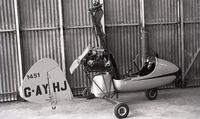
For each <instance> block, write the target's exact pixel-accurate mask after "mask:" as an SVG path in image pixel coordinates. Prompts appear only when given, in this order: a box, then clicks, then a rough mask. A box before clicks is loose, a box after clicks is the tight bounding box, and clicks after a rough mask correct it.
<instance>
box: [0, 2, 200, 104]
mask: <svg viewBox="0 0 200 119" xmlns="http://www.w3.org/2000/svg"><path fill="white" fill-rule="evenodd" d="M141 1H142V0H104V1H103V0H101V2H103V3H104V12H105V15H104V20H105V22H104V24H103V25H104V27H105V32H106V34H107V44H108V47H109V50H111V51H112V53H113V55H114V57H115V59H116V61H117V64H118V67H119V69H120V73H125V71H126V70H128V69H129V68H130V67H132V66H131V65H130V64H131V61H132V59H134V58H135V57H136V55H137V54H141V33H140V31H141V14H142V13H141V10H140V7H141V4H140V3H141ZM91 6H92V0H0V102H2V101H12V100H17V99H18V98H17V92H18V87H19V85H20V83H21V81H22V80H23V76H24V75H25V74H26V72H27V71H28V69H29V68H30V67H31V66H32V65H33V64H34V63H35V62H36V61H38V60H39V59H41V58H45V57H46V58H52V59H54V60H56V61H57V62H58V63H59V64H60V66H61V68H62V69H63V71H64V72H65V73H66V77H67V80H68V82H69V84H70V86H71V88H72V90H73V93H74V95H78V94H80V93H81V91H82V90H83V88H84V87H85V86H86V85H88V84H89V81H88V80H87V79H86V76H85V74H84V72H83V71H82V69H81V68H79V69H78V70H77V71H76V72H75V73H74V74H73V75H70V73H69V66H70V65H71V63H72V62H73V60H74V59H75V58H76V57H77V56H79V55H80V54H81V52H82V51H83V49H84V48H85V47H86V46H87V44H88V43H89V42H92V43H93V45H96V41H95V37H94V35H93V33H92V23H91V19H90V16H89V13H88V9H89V8H90V7H91ZM199 11H200V1H199V0H144V18H145V19H144V21H145V24H146V29H147V31H148V40H149V47H150V50H151V51H153V50H155V51H156V52H158V54H159V56H160V57H161V58H163V59H166V60H168V61H171V62H173V63H175V64H176V65H177V66H179V67H181V68H182V71H183V72H182V76H183V77H184V78H183V81H184V82H186V86H200V72H199V71H200V66H199V64H200V60H199V59H200V56H199V52H200V40H199V38H200V12H199ZM139 60H140V59H138V63H139ZM170 88H174V85H170Z"/></svg>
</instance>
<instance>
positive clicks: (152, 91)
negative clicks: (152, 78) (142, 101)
mask: <svg viewBox="0 0 200 119" xmlns="http://www.w3.org/2000/svg"><path fill="white" fill-rule="evenodd" d="M145 95H146V97H147V98H148V99H149V100H155V99H156V97H157V95H158V90H157V89H156V88H154V89H148V90H146V91H145Z"/></svg>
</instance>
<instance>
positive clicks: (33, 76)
mask: <svg viewBox="0 0 200 119" xmlns="http://www.w3.org/2000/svg"><path fill="white" fill-rule="evenodd" d="M26 77H27V78H28V79H33V78H38V77H40V73H33V74H29V75H26Z"/></svg>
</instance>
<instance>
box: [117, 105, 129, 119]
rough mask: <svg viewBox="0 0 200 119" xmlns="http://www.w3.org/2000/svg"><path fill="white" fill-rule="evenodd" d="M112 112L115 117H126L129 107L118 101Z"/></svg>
mask: <svg viewBox="0 0 200 119" xmlns="http://www.w3.org/2000/svg"><path fill="white" fill-rule="evenodd" d="M114 113H115V116H116V117H117V118H119V119H120V118H126V117H127V116H128V113H129V107H128V105H127V104H126V103H118V104H116V105H115V108H114Z"/></svg>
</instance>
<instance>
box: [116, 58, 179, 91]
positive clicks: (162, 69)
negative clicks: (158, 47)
mask: <svg viewBox="0 0 200 119" xmlns="http://www.w3.org/2000/svg"><path fill="white" fill-rule="evenodd" d="M178 71H179V68H178V67H177V66H176V65H174V64H172V63H170V62H168V61H166V60H163V59H159V58H157V57H149V58H148V59H147V61H146V62H145V64H144V66H143V67H142V69H141V70H140V71H139V72H137V73H134V74H131V75H129V76H128V77H124V78H121V79H113V81H114V85H115V88H116V90H118V91H119V92H132V91H140V90H146V89H153V88H157V87H160V86H162V85H166V84H169V83H171V82H173V81H174V80H175V79H176V74H177V72H178Z"/></svg>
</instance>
